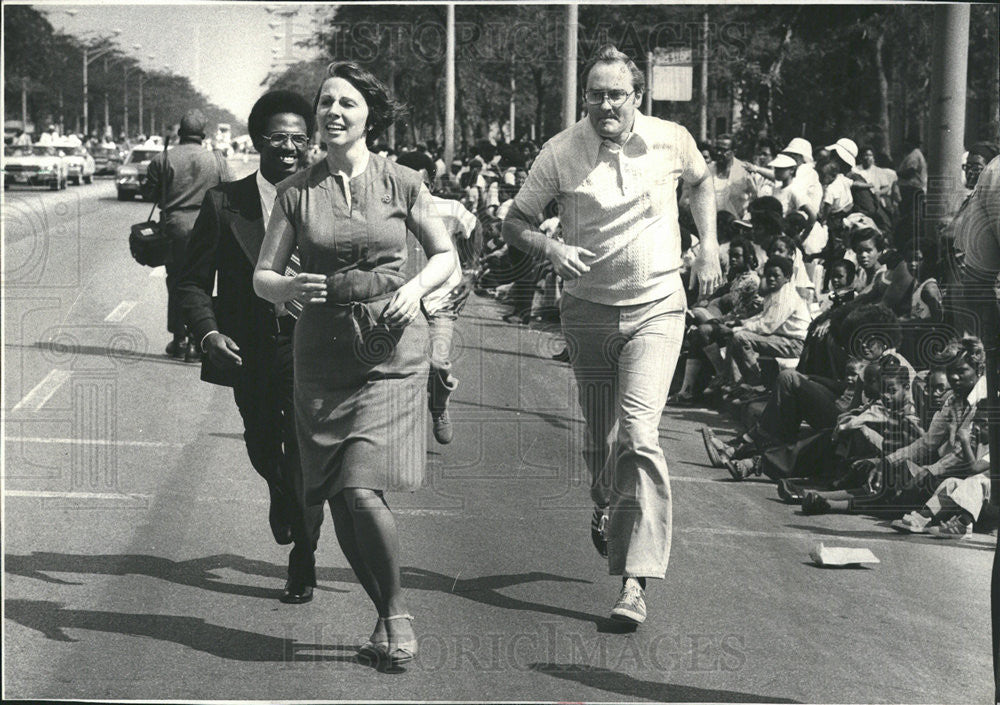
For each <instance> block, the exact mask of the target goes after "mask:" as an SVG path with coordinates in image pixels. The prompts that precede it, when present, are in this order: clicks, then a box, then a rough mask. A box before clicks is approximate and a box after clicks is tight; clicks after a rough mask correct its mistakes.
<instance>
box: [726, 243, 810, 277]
mask: <svg viewBox="0 0 1000 705" xmlns="http://www.w3.org/2000/svg"><path fill="white" fill-rule="evenodd" d="M730 247H732V245H730ZM769 267H777V268H778V269H780V270H781V273H782V274H784V275H785V279H791V278H792V271H793V269H794V265H793V264H792V260H791V259H789V258H788V257H781V256H779V255H775V256H774V257H768V258H767V262H765V263H764V272H765V273H766V272H767V270H768V268H769Z"/></svg>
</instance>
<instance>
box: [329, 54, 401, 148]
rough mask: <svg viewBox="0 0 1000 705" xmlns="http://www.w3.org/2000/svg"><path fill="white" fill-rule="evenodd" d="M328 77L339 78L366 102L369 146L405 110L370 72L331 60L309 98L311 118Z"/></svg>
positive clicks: (343, 62) (357, 66) (355, 65)
mask: <svg viewBox="0 0 1000 705" xmlns="http://www.w3.org/2000/svg"><path fill="white" fill-rule="evenodd" d="M331 78H342V79H344V80H345V81H347V82H348V83H350V84H351V85H352V86H354V88H355V89H357V91H358V93H360V94H361V95H362V96H363V97H364V99H365V102H366V103H368V125H367V126H366V130H367V135H366V137H367V141H368V143H369V144H371V143H372V142H373V141H374V140H376V139H378V138H379V136H381V134H382V133H383V132H385V130H386V129H387V128H388V127H389V125H391V124H392V123H394V122H396V120H398V119H399V118H401V117H403V115H405V114H406V107H405V106H404V105H403V104H402V103H399V102H397V101H396V100H394V99H393V98H392V96H390V95H389V89H388V88H386V86H385V84H384V83H382V81H380V80H379V79H378V78H377V77H376V76H375V75H374V74H373V73H371V72H369V71H366V70H365V69H363V68H361V67H360V66H359V65H358V64H356V63H354V62H353V61H334V62H333V63H332V64H330V65H329V66H327V67H326V73H325V74H324V75H323V80H322V82H321V83H320V84H319V88H318V89H317V90H316V97H315V98H314V99H313V114H314V115H315V114H316V109H317V108H318V107H319V97H320V94H321V93H322V91H323V84H325V83H326V82H327V80H329V79H331Z"/></svg>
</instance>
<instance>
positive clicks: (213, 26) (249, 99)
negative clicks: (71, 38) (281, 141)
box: [32, 0, 332, 121]
mask: <svg viewBox="0 0 1000 705" xmlns="http://www.w3.org/2000/svg"><path fill="white" fill-rule="evenodd" d="M32 7H34V8H35V9H36V10H39V11H41V12H43V13H44V14H45V15H46V17H48V20H49V22H50V23H51V24H52V26H53V27H55V28H56V29H57V30H61V31H63V32H65V33H67V34H73V35H76V36H78V37H81V38H97V37H101V36H109V35H111V34H112V32H113V31H114V30H121V34H119V35H118V36H117V37H115V38H114V41H115V43H116V44H117V45H118V46H119V47H121V48H122V50H123V51H124V52H125V53H127V54H130V55H132V56H135V57H137V58H139V60H140V61H141V63H142V65H143V66H144V67H145V68H147V69H150V70H163V69H164V67H165V66H169V67H170V70H171V71H172V72H173V73H176V74H181V75H184V76H187V77H188V78H190V79H191V82H192V83H193V84H194V86H195V88H197V89H198V90H200V91H201V92H202V93H204V94H205V95H206V96H208V98H209V100H211V101H212V102H213V103H215V104H216V105H218V106H220V107H223V108H226V109H228V110H230V111H232V112H233V113H234V114H235V115H236V116H237V117H239V118H240V119H241V120H244V121H245V120H246V117H247V115H248V114H249V113H250V108H251V107H252V106H253V103H254V101H255V100H256V99H257V98H258V97H259V96H260V95H261V93H262V92H263V90H264V88H263V86H261V81H263V80H264V79H265V78H266V77H267V74H268V72H269V70H270V68H271V66H272V58H273V57H274V56H275V54H274V52H273V49H275V48H277V49H278V56H279V57H280V58H281V59H284V60H286V61H288V62H292V61H296V60H302V59H307V58H311V55H310V52H309V50H306V49H301V48H298V47H295V46H294V45H290V44H289V42H288V41H287V39H286V34H287V32H286V27H287V25H288V22H289V18H288V17H279V16H277V14H276V13H278V12H289V11H291V10H295V9H297V8H298V9H299V13H298V15H297V16H296V17H295V18H294V19H291V21H292V22H293V25H292V29H293V34H295V35H298V36H296V37H295V39H296V40H299V39H303V38H305V36H307V35H309V34H311V33H312V31H313V29H314V28H315V23H316V22H317V14H318V13H320V12H322V13H324V14H325V13H328V12H329V11H330V9H331V7H332V6H330V5H327V6H321V7H310V6H304V5H292V4H285V3H274V4H268V5H265V4H263V3H256V2H245V3H230V2H211V3H207V2H201V3H173V4H167V3H163V2H142V1H141V0H138V1H137V0H133V2H130V3H113V2H112V3H109V2H101V3H100V4H97V3H93V2H89V3H88V2H77V3H72V4H67V3H63V2H58V3H56V2H36V3H33V4H32ZM268 8H270V9H271V10H272V11H273V12H268ZM67 10H69V11H74V10H75V11H76V12H75V14H74V15H70V14H69V13H68V12H67ZM270 23H276V27H274V28H272V27H271V26H270ZM136 44H139V45H140V46H141V48H140V49H138V50H136V49H134V48H133V47H134V45H136ZM150 57H152V58H150ZM95 70H100V61H96V62H94V63H93V64H91V71H95Z"/></svg>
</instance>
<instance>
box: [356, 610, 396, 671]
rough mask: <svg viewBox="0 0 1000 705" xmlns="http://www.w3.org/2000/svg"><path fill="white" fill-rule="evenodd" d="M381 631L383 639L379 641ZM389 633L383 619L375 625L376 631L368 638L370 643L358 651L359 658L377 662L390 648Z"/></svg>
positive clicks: (379, 619) (367, 642)
mask: <svg viewBox="0 0 1000 705" xmlns="http://www.w3.org/2000/svg"><path fill="white" fill-rule="evenodd" d="M380 630H381V632H382V635H383V637H384V638H383V639H379V638H378V636H379V631H380ZM388 639H389V633H388V631H386V628H385V620H384V619H382V618H381V617H379V618H378V621H377V622H376V623H375V630H374V631H373V632H372V635H371V636H370V637H368V641H366V642H365V643H364V644H362V645H361V648H360V649H358V656H359V657H361V658H364V659H368V660H371V661H377V660H378V658H379V657H380V656H381V655H382V654H383V653H385V652H386V650H387V649H388V648H389V641H388Z"/></svg>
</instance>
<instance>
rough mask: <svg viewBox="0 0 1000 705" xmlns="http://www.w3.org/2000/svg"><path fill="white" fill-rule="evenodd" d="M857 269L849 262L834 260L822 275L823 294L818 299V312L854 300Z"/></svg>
mask: <svg viewBox="0 0 1000 705" xmlns="http://www.w3.org/2000/svg"><path fill="white" fill-rule="evenodd" d="M856 272H857V267H856V266H855V265H854V262H851V261H850V260H846V259H841V260H834V261H833V262H831V263H829V264H828V265H827V266H826V269H825V271H824V273H823V277H824V278H823V293H821V294H820V295H819V297H818V300H817V303H818V304H819V311H820V313H823V312H825V311H827V310H829V309H831V308H836V307H837V306H843V305H844V304H846V303H849V302H851V301H853V300H854V295H855V293H856V292H855V290H854V277H855V274H856Z"/></svg>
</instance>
